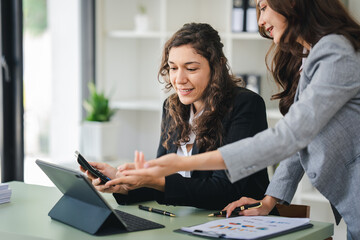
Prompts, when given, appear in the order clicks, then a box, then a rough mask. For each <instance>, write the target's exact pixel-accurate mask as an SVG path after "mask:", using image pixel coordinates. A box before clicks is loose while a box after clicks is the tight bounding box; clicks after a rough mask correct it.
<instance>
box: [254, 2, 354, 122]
mask: <svg viewBox="0 0 360 240" xmlns="http://www.w3.org/2000/svg"><path fill="white" fill-rule="evenodd" d="M267 3H268V6H269V7H270V8H271V9H273V10H274V11H276V12H278V13H279V14H281V15H283V16H284V17H285V18H286V19H287V22H288V24H287V27H286V29H285V31H284V34H283V35H282V36H281V38H280V42H279V44H277V45H276V44H274V43H273V44H272V46H271V47H270V49H269V51H268V53H267V55H266V60H265V61H266V66H267V68H268V70H269V71H270V72H271V73H272V76H273V78H274V80H275V82H276V83H277V85H278V86H279V87H280V88H281V89H282V90H283V91H282V92H280V93H277V94H275V95H273V96H272V99H280V102H279V109H280V112H281V113H282V114H283V115H285V114H286V113H287V112H288V111H289V108H290V106H291V105H292V103H293V102H294V97H295V92H296V88H297V85H298V82H299V79H300V72H299V68H300V67H301V61H302V58H303V57H306V56H307V55H308V54H309V53H308V52H305V53H304V52H303V51H304V47H303V46H302V45H301V44H300V43H298V42H297V41H296V40H297V39H298V38H299V37H301V38H302V39H303V40H304V41H305V42H307V43H309V44H310V45H311V46H314V45H315V44H316V43H317V42H318V41H319V40H320V39H321V38H322V37H323V36H326V35H328V34H340V35H343V36H345V37H346V38H347V39H348V40H349V41H350V42H351V44H352V46H353V47H354V49H355V51H358V50H359V49H360V25H359V23H357V22H356V21H355V20H354V19H353V18H352V17H351V16H350V14H349V13H348V12H347V10H346V9H345V7H344V6H343V4H342V3H341V2H340V1H339V0H267ZM259 14H260V10H259V6H257V16H258V19H259V16H260V15H259ZM259 32H260V34H261V35H262V36H263V37H265V38H269V39H272V38H271V37H270V36H269V35H268V33H267V32H266V30H265V29H264V27H259ZM270 59H271V60H270ZM270 61H271V62H270Z"/></svg>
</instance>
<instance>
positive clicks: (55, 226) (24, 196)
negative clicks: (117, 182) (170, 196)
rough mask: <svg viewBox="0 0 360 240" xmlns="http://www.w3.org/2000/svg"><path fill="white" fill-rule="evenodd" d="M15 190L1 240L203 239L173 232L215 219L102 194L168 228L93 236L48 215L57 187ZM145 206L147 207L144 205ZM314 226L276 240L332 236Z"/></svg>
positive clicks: (327, 228) (1, 210) (2, 219)
mask: <svg viewBox="0 0 360 240" xmlns="http://www.w3.org/2000/svg"><path fill="white" fill-rule="evenodd" d="M9 185H10V188H11V189H12V196H11V202H10V203H5V204H0V237H1V239H11V240H17V239H19V240H23V239H30V240H33V239H67V240H72V239H77V240H79V239H99V238H101V239H117V240H118V239H121V240H127V239H138V240H140V239H141V240H146V239H156V240H161V239H166V240H168V239H197V240H199V239H202V238H199V237H196V236H190V235H186V234H180V233H174V232H173V230H174V229H178V228H180V227H183V226H190V225H195V224H200V223H204V222H206V221H211V220H214V218H212V217H207V215H208V214H209V213H211V211H206V210H200V209H196V208H192V207H172V206H159V205H158V204H157V203H156V202H148V203H146V205H148V206H153V207H157V208H161V209H164V210H168V211H170V212H173V213H175V214H176V217H167V216H162V215H159V214H155V213H150V212H146V211H142V210H139V209H138V207H137V205H132V206H119V205H118V204H117V203H116V201H115V199H114V198H113V197H112V195H111V194H103V196H104V198H105V199H106V200H107V201H108V202H109V204H110V205H111V206H113V207H114V208H118V209H120V210H122V211H124V212H128V213H131V214H134V215H137V216H139V217H142V218H146V219H149V220H152V221H155V222H158V223H160V224H163V225H165V226H166V227H165V228H162V229H154V230H147V231H140V232H132V233H122V234H117V235H108V236H92V235H90V234H87V233H85V232H82V231H80V230H77V229H75V228H73V227H70V226H68V225H65V224H63V223H60V222H58V221H55V220H51V218H50V217H49V216H48V212H49V211H50V209H51V208H52V207H53V206H54V204H55V203H56V202H57V201H58V200H59V199H60V197H61V196H62V194H61V192H60V191H59V190H58V189H57V188H55V187H44V186H38V185H30V184H25V183H22V182H10V184H9ZM144 205H145V204H144ZM312 223H313V224H314V227H312V228H310V229H305V230H301V231H298V232H295V233H292V234H288V235H284V236H281V237H277V238H274V239H277V240H285V239H286V240H288V239H307V240H310V239H316V240H318V239H326V238H328V237H330V236H332V235H333V231H334V226H333V224H331V223H323V222H315V221H312Z"/></svg>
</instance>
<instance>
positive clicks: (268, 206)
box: [223, 196, 277, 217]
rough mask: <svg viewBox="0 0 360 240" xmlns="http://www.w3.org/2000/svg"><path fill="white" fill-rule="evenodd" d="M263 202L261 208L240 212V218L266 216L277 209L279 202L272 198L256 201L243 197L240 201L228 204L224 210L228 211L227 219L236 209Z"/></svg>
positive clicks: (267, 197)
mask: <svg viewBox="0 0 360 240" xmlns="http://www.w3.org/2000/svg"><path fill="white" fill-rule="evenodd" d="M257 202H261V203H262V205H261V207H259V208H252V209H247V210H243V211H240V212H239V215H240V216H260V215H261V216H265V215H268V214H269V212H271V210H272V209H273V208H274V207H275V205H276V202H277V200H276V199H275V198H273V197H271V196H266V197H264V199H263V200H261V201H259V200H255V199H252V198H247V197H242V198H240V199H239V200H237V201H235V202H232V203H230V204H228V205H227V206H226V207H225V208H224V209H223V210H226V217H229V216H230V215H231V213H232V211H234V209H235V208H236V207H240V206H244V205H247V204H253V203H257Z"/></svg>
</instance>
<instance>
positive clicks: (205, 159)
mask: <svg viewBox="0 0 360 240" xmlns="http://www.w3.org/2000/svg"><path fill="white" fill-rule="evenodd" d="M222 169H226V165H225V162H224V160H223V158H222V156H221V153H220V151H218V150H214V151H210V152H206V153H201V154H196V155H193V156H190V157H185V164H184V169H183V170H185V171H191V170H222Z"/></svg>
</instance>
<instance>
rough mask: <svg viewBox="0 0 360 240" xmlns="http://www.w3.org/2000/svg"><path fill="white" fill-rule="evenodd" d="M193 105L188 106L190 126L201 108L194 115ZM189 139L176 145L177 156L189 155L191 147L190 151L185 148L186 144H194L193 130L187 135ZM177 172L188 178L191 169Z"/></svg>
mask: <svg viewBox="0 0 360 240" xmlns="http://www.w3.org/2000/svg"><path fill="white" fill-rule="evenodd" d="M193 108H194V106H193V105H191V108H190V118H189V124H190V126H192V123H193V120H194V119H195V118H197V117H199V116H200V115H201V114H202V112H203V110H202V111H201V112H199V113H198V114H196V116H195V113H194V109H193ZM189 138H190V140H189V141H188V142H186V143H183V142H181V145H180V146H179V147H178V150H177V152H176V154H177V155H179V156H191V155H192V150H193V149H192V148H191V149H190V151H187V149H186V145H188V144H194V142H195V138H196V135H195V133H194V132H193V131H191V133H190V136H189ZM178 173H179V174H181V175H182V176H183V177H187V178H190V177H191V171H179V172H178Z"/></svg>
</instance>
